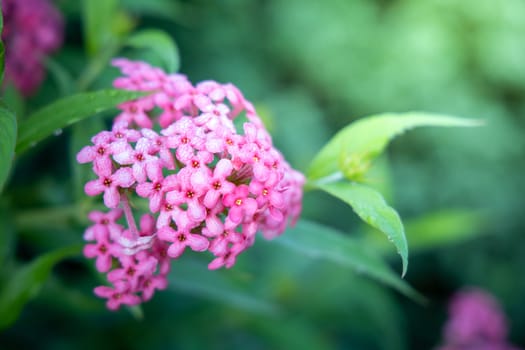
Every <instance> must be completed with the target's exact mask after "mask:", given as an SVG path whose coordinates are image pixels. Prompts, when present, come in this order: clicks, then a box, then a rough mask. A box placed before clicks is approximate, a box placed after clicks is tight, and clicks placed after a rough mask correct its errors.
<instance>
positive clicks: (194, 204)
mask: <svg viewBox="0 0 525 350" xmlns="http://www.w3.org/2000/svg"><path fill="white" fill-rule="evenodd" d="M113 64H114V65H115V66H117V67H118V68H119V69H120V70H121V72H122V73H123V76H122V77H119V78H117V79H116V80H115V81H114V86H115V87H117V88H121V89H126V90H138V91H144V92H146V94H145V96H143V97H139V98H137V99H136V100H133V101H128V102H126V103H123V104H121V105H120V106H119V108H120V109H121V113H120V114H119V115H118V116H117V117H116V119H115V124H114V125H113V128H112V131H102V132H100V133H99V134H97V135H96V136H95V137H93V139H92V142H93V145H92V146H87V147H85V148H83V149H82V150H81V151H80V152H79V154H78V156H77V158H78V161H79V162H82V163H93V170H94V172H95V174H97V175H98V179H96V180H93V181H90V182H88V183H87V184H86V187H85V190H86V193H87V194H88V195H96V194H100V193H102V192H104V203H105V205H106V206H107V207H109V208H115V207H117V206H118V205H119V204H120V205H121V207H122V209H123V212H124V214H125V220H124V219H122V221H125V222H126V223H127V228H123V227H122V226H118V225H120V223H116V222H115V223H114V224H112V225H114V227H115V228H118V229H114V231H115V234H111V235H109V237H108V238H107V242H106V243H107V244H112V245H115V246H116V247H117V248H118V249H114V251H115V253H114V254H115V256H114V257H115V258H117V259H113V260H114V265H113V266H112V267H111V268H110V271H108V279H109V280H110V281H111V282H114V283H115V286H116V285H117V282H119V283H120V282H126V283H125V288H124V286H123V285H122V284H119V287H118V288H124V289H123V290H122V291H121V290H120V289H119V290H118V292H119V293H120V294H122V295H124V294H125V295H128V296H130V295H133V296H137V297H139V296H140V298H141V300H143V301H145V300H149V299H150V298H151V296H152V295H153V293H154V291H155V290H158V289H164V288H165V287H166V285H167V281H166V275H167V273H168V272H169V270H170V261H171V260H174V259H178V258H179V257H180V256H181V255H182V254H183V252H184V251H185V250H186V247H190V249H192V250H194V251H198V252H201V251H209V252H210V253H211V254H212V255H213V256H214V258H213V260H212V261H211V262H210V264H209V268H210V269H216V268H219V267H223V266H224V267H226V268H230V267H232V266H233V265H234V264H235V261H236V259H237V256H238V255H239V254H240V253H242V252H243V251H245V250H246V249H247V248H248V247H250V246H252V245H253V244H254V242H255V237H256V233H257V232H261V233H262V234H263V236H264V237H265V238H274V237H276V236H277V235H279V234H281V233H283V232H284V230H285V229H286V226H287V225H288V224H289V223H294V222H295V221H296V220H297V218H298V217H299V214H300V211H301V199H302V186H303V184H304V176H303V175H302V174H300V173H299V172H297V171H295V170H293V169H292V168H291V167H290V166H289V164H288V163H287V162H286V161H285V159H284V158H283V156H282V155H281V153H279V151H277V150H276V149H275V148H274V147H273V145H272V140H271V137H270V135H269V134H268V132H267V131H266V129H265V128H264V125H263V123H262V121H261V120H260V118H259V117H258V115H257V113H256V111H255V109H254V108H253V105H252V104H251V103H250V102H248V101H247V100H246V99H245V98H244V96H243V95H242V93H241V92H240V91H239V90H238V89H237V88H236V87H234V86H233V85H231V84H226V85H224V84H219V83H217V82H214V81H206V82H202V83H199V84H198V85H197V86H193V85H192V84H191V83H190V82H189V81H188V79H187V78H186V77H185V76H183V75H179V74H166V73H164V72H162V71H161V70H160V69H158V68H155V67H151V66H149V65H148V64H146V63H144V62H132V61H128V60H126V59H117V60H114V61H113ZM239 115H244V116H245V117H246V119H247V120H248V121H247V122H245V123H244V124H243V125H242V128H239V130H238V128H237V127H236V125H234V119H235V118H236V117H237V116H239ZM137 133H138V134H137ZM124 189H125V191H124ZM134 201H136V204H135V203H134ZM143 208H149V213H148V210H147V209H146V212H147V213H146V215H145V216H142V219H141V225H140V230H139V229H137V226H136V224H135V216H136V214H134V211H138V210H140V209H143ZM119 219H120V218H119ZM95 221H96V220H95ZM113 221H115V220H113ZM97 225H99V224H98V223H95V224H94V225H92V226H91V227H90V228H88V229H87V230H86V235H85V236H86V237H87V238H89V237H92V236H93V232H95V231H96V230H98V228H97ZM102 227H104V228H105V229H106V230H107V229H108V227H110V226H107V225H106V226H104V225H103V226H102ZM111 227H113V226H111ZM152 262H155V264H153V263H152ZM106 268H107V267H106ZM106 288H109V287H106ZM115 288H117V287H115ZM126 288H127V289H126ZM104 290H105V291H106V292H107V290H106V289H104ZM112 293H113V292H112ZM105 295H106V297H107V298H109V299H110V300H112V299H111V296H112V295H113V294H111V293H109V292H107V293H105ZM117 295H119V294H118V293H117ZM134 300H135V299H134ZM108 305H109V301H108ZM119 305H120V304H118V303H116V302H112V304H111V307H118V306H119Z"/></svg>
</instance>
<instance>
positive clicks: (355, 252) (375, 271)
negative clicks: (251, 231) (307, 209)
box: [274, 220, 424, 301]
mask: <svg viewBox="0 0 525 350" xmlns="http://www.w3.org/2000/svg"><path fill="white" fill-rule="evenodd" d="M274 242H276V243H278V244H282V245H284V246H286V247H288V248H290V249H293V250H295V251H298V252H301V253H303V254H305V255H307V256H309V257H311V258H313V259H324V260H328V261H332V262H334V263H336V264H339V265H341V266H343V267H347V268H350V269H352V270H353V271H355V272H357V273H360V274H364V275H367V276H369V277H371V278H373V279H376V280H378V281H380V282H382V283H385V284H386V285H388V286H391V287H393V288H395V289H397V290H398V291H399V292H401V293H403V294H405V295H406V296H408V297H411V298H413V299H416V300H418V301H422V300H424V298H423V297H422V296H421V295H420V294H419V293H418V292H417V291H415V290H414V289H413V288H412V287H411V286H410V285H408V284H407V283H406V282H405V281H403V280H402V279H401V278H399V277H398V276H396V274H395V273H394V272H393V271H392V270H391V269H390V267H388V265H387V264H386V263H385V262H383V261H382V260H381V259H380V258H379V257H378V256H376V255H375V254H374V253H373V252H371V251H368V250H367V249H366V246H364V245H363V244H360V243H359V242H358V241H356V240H355V239H352V238H351V237H349V236H348V235H345V234H344V233H341V232H339V231H337V230H335V229H332V228H329V227H326V226H323V225H319V224H316V223H314V222H310V221H306V220H299V222H298V223H297V225H296V226H295V227H293V228H290V229H288V230H287V231H286V233H285V234H283V235H282V236H280V237H279V238H277V239H275V240H274Z"/></svg>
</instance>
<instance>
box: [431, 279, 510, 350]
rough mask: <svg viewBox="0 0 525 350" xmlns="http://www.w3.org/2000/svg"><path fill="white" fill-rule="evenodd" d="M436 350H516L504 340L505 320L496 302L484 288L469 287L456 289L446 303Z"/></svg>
mask: <svg viewBox="0 0 525 350" xmlns="http://www.w3.org/2000/svg"><path fill="white" fill-rule="evenodd" d="M449 315H450V317H449V320H448V322H447V323H446V325H445V328H444V340H445V345H444V346H442V347H440V348H439V350H474V349H476V350H519V349H518V348H516V347H514V346H512V345H510V344H508V343H507V342H506V337H507V321H506V319H505V315H504V313H503V312H502V310H501V308H500V306H499V304H498V302H497V301H496V299H494V298H493V297H492V296H491V295H490V294H488V293H487V292H485V291H483V290H481V289H476V288H470V289H466V290H464V291H460V292H459V293H457V294H456V295H455V296H454V297H453V299H452V301H451V302H450V305H449Z"/></svg>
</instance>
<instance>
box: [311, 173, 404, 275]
mask: <svg viewBox="0 0 525 350" xmlns="http://www.w3.org/2000/svg"><path fill="white" fill-rule="evenodd" d="M318 188H319V189H321V190H323V191H325V192H327V193H329V194H331V195H332V196H334V197H337V198H339V199H341V200H342V201H344V202H346V203H347V204H348V205H350V206H351V207H352V209H353V210H354V211H355V213H356V214H357V215H358V216H359V217H360V218H361V219H363V220H364V221H365V222H366V223H368V224H369V225H371V226H372V227H375V228H377V229H378V230H380V231H381V232H383V233H384V234H385V235H386V236H387V237H388V240H389V241H391V242H392V243H393V244H394V246H395V247H396V250H397V252H398V253H399V255H400V256H401V261H402V263H403V272H402V276H404V275H405V273H406V271H407V267H408V244H407V240H406V236H405V230H404V228H403V223H402V222H401V218H400V217H399V215H398V214H397V212H396V211H395V210H394V209H393V208H392V207H391V206H389V205H388V204H387V203H386V202H385V200H384V198H383V196H382V195H381V193H379V192H378V191H376V190H375V189H373V188H372V187H369V186H366V185H362V184H359V183H356V182H348V181H338V182H330V183H324V184H320V185H318Z"/></svg>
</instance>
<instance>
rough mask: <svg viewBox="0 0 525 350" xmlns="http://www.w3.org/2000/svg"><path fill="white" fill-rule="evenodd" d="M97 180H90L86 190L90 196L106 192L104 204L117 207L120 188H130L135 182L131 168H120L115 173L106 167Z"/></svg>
mask: <svg viewBox="0 0 525 350" xmlns="http://www.w3.org/2000/svg"><path fill="white" fill-rule="evenodd" d="M100 175H101V176H100V177H99V178H98V179H97V180H92V181H89V182H88V183H87V184H86V186H85V191H86V193H87V194H88V195H90V196H96V195H98V194H101V193H102V192H104V204H105V205H106V206H107V207H108V208H116V207H118V205H119V203H120V193H119V189H121V188H128V187H130V186H131V185H133V183H134V182H135V179H134V178H133V174H132V171H131V169H130V168H120V169H118V170H117V171H116V172H115V173H113V174H111V172H110V171H108V170H107V169H104V172H103V173H102V174H100Z"/></svg>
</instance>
